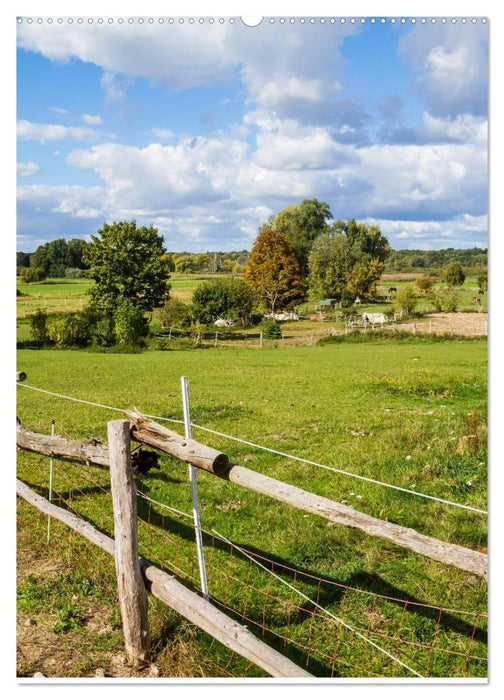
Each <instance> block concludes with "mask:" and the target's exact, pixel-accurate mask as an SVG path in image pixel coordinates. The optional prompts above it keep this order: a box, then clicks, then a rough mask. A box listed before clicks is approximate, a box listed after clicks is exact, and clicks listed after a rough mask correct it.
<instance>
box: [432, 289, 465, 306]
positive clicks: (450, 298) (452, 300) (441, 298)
mask: <svg viewBox="0 0 504 700" xmlns="http://www.w3.org/2000/svg"><path fill="white" fill-rule="evenodd" d="M459 298H460V294H459V292H458V290H457V289H454V288H453V287H450V286H447V287H440V288H439V289H437V290H436V296H435V298H434V306H435V307H436V311H448V312H450V311H451V312H453V311H457V309H458V304H459Z"/></svg>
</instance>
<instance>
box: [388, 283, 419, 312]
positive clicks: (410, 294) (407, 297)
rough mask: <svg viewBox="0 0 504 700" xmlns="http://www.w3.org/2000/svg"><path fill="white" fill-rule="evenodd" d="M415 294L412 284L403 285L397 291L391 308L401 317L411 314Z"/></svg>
mask: <svg viewBox="0 0 504 700" xmlns="http://www.w3.org/2000/svg"><path fill="white" fill-rule="evenodd" d="M415 300H416V294H415V287H414V285H413V284H405V285H404V286H403V287H400V288H399V289H398V290H397V293H396V295H395V298H394V303H393V304H392V308H393V309H394V311H398V312H400V313H401V314H403V315H406V316H408V315H409V314H411V313H412V311H413V309H414V306H415Z"/></svg>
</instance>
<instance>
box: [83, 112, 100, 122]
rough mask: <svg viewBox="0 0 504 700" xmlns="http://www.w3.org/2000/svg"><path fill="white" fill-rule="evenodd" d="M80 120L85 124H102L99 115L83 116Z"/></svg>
mask: <svg viewBox="0 0 504 700" xmlns="http://www.w3.org/2000/svg"><path fill="white" fill-rule="evenodd" d="M82 120H83V121H85V122H86V124H103V119H102V118H101V117H100V115H99V114H83V115H82Z"/></svg>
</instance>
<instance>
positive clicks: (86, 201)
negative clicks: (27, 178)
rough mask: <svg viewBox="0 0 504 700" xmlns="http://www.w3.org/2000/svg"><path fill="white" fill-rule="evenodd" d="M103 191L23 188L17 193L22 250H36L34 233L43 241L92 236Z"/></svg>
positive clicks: (68, 187) (67, 187) (100, 212)
mask: <svg viewBox="0 0 504 700" xmlns="http://www.w3.org/2000/svg"><path fill="white" fill-rule="evenodd" d="M103 203H104V190H103V189H102V188H101V187H84V186H82V185H23V186H21V187H18V190H17V210H18V216H17V230H18V238H19V245H21V241H23V245H24V248H21V249H22V250H35V248H36V245H37V244H36V241H33V243H32V245H27V243H26V241H28V240H33V239H32V238H31V236H33V232H36V236H37V237H38V238H40V239H42V240H41V242H42V243H43V242H45V241H48V240H53V239H55V238H61V237H66V236H68V233H69V231H71V232H72V236H75V237H78V236H81V235H89V234H92V233H95V232H96V230H97V227H99V226H100V225H101V224H102V223H103V221H104V220H105V219H104V218H103Z"/></svg>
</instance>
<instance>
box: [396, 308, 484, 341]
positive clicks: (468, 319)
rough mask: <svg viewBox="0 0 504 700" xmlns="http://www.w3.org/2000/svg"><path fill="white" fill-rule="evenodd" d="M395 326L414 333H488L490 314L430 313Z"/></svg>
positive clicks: (467, 334) (471, 334)
mask: <svg viewBox="0 0 504 700" xmlns="http://www.w3.org/2000/svg"><path fill="white" fill-rule="evenodd" d="M395 328H398V329H400V330H403V331H410V332H412V333H414V332H419V333H453V334H454V335H464V336H475V335H481V336H486V335H488V314H485V313H468V314H462V313H438V314H428V315H427V316H424V317H423V318H422V319H420V320H418V321H415V322H413V321H408V322H407V323H397V324H396V325H395Z"/></svg>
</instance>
